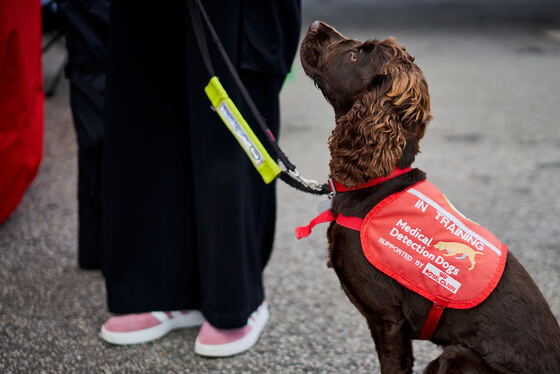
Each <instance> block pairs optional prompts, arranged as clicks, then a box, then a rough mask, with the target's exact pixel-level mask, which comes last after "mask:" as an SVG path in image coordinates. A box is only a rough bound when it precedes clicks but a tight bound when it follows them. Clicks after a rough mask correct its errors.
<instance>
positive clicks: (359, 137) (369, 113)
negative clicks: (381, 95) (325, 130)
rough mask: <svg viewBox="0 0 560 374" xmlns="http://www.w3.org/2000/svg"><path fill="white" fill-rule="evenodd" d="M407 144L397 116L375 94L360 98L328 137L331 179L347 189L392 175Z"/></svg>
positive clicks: (367, 94) (367, 93)
mask: <svg viewBox="0 0 560 374" xmlns="http://www.w3.org/2000/svg"><path fill="white" fill-rule="evenodd" d="M405 144H406V139H405V131H404V130H403V128H402V126H401V123H400V119H399V115H398V113H397V112H396V111H395V110H393V108H392V106H391V105H384V103H383V102H382V101H381V100H378V99H377V95H376V93H375V92H371V91H370V92H366V93H364V94H363V95H362V96H360V97H359V98H358V99H357V100H356V101H355V102H354V105H353V106H352V108H351V109H350V111H348V112H347V113H346V114H345V115H343V116H341V117H339V118H338V119H337V124H336V127H335V129H334V130H333V132H332V135H331V136H330V138H329V148H330V151H331V161H330V164H329V166H330V171H331V176H332V177H333V178H334V179H336V180H337V181H338V182H340V183H342V184H343V185H345V186H347V187H355V186H358V185H360V184H363V183H365V182H367V181H368V180H370V179H372V178H377V177H383V176H387V175H389V174H391V172H392V171H393V170H394V169H395V166H396V164H397V161H398V160H399V159H400V157H401V156H402V153H403V148H404V146H405Z"/></svg>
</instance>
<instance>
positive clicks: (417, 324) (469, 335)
mask: <svg viewBox="0 0 560 374" xmlns="http://www.w3.org/2000/svg"><path fill="white" fill-rule="evenodd" d="M301 62H302V65H303V68H304V70H305V72H306V73H307V75H309V76H310V77H311V78H312V79H313V80H314V82H315V83H316V84H317V85H318V86H319V88H320V89H321V91H322V92H323V94H324V95H325V97H326V99H327V100H328V101H329V103H331V104H332V106H333V108H334V111H335V116H336V127H335V129H334V130H333V133H332V135H331V137H330V138H329V148H330V151H331V161H330V172H331V176H332V177H333V179H335V180H337V181H339V182H341V183H342V184H344V185H345V186H347V187H355V186H358V185H361V184H363V183H365V182H367V181H368V180H371V179H372V178H377V177H383V176H387V175H389V174H390V173H391V172H392V171H393V170H394V169H395V167H399V168H401V169H404V168H406V167H408V166H410V165H411V164H412V162H413V161H414V158H415V155H416V154H417V153H418V151H419V147H418V143H419V140H420V139H421V138H422V136H423V135H424V131H425V129H426V125H427V124H428V122H429V121H430V119H431V116H430V97H429V93H428V85H427V83H426V80H425V78H424V75H423V73H422V71H421V70H420V68H419V67H418V66H417V65H416V64H415V63H414V58H413V57H412V56H410V55H409V54H408V53H407V52H406V50H405V48H404V47H402V46H401V45H399V44H398V43H397V42H396V41H395V40H394V39H387V40H384V41H367V42H365V43H360V42H358V41H356V40H352V39H348V38H346V37H344V36H343V35H341V34H340V33H338V32H337V31H336V30H335V29H334V28H332V27H330V26H328V25H326V24H324V23H322V22H318V21H315V22H313V23H312V24H311V26H310V28H309V31H308V32H307V35H306V36H305V39H304V40H303V43H302V46H301ZM425 177H426V176H425V174H424V172H422V171H421V170H419V169H413V170H412V171H410V172H408V173H406V174H403V175H400V176H398V177H396V178H393V179H390V180H389V181H387V182H384V183H381V184H379V185H376V186H374V187H370V188H365V189H359V190H355V191H349V192H342V193H338V194H337V195H336V196H335V197H334V199H333V205H332V211H333V214H334V215H335V216H336V215H338V214H342V215H345V216H356V217H365V215H366V214H367V213H368V212H369V211H370V210H371V209H372V208H373V207H374V206H375V205H376V204H377V203H379V202H380V201H381V200H383V199H384V198H386V197H387V196H389V195H391V194H393V193H395V192H398V191H402V190H404V189H405V188H407V187H409V186H411V185H413V184H416V183H418V182H419V181H422V180H424V179H425ZM328 239H329V258H330V260H329V265H330V266H332V267H333V268H334V269H335V271H336V273H337V275H338V277H339V279H340V283H341V285H342V288H343V289H344V291H345V292H346V294H347V295H348V297H349V299H350V300H351V302H352V303H353V304H354V305H355V306H356V307H357V308H358V309H359V310H360V312H361V313H362V314H363V315H364V317H365V318H366V320H367V323H368V326H369V328H370V330H371V335H372V337H373V339H374V341H375V346H376V350H377V353H378V356H379V361H380V364H381V372H382V373H387V374H397V373H411V372H412V363H413V356H412V345H411V340H412V339H416V338H418V336H419V334H420V331H421V329H422V327H423V324H424V322H425V320H426V316H427V315H428V312H429V311H430V308H431V305H432V303H431V302H430V301H428V300H427V299H425V298H423V297H422V296H420V295H418V294H416V293H414V292H412V291H409V290H408V289H407V288H405V287H403V286H401V285H400V284H398V283H397V282H396V281H394V280H393V279H391V278H389V277H388V276H386V275H385V274H384V273H382V272H381V271H379V270H377V269H376V268H375V267H373V266H372V265H371V264H370V263H369V262H368V260H367V259H366V257H365V256H364V253H363V252H362V246H361V242H360V235H359V232H358V231H354V230H351V229H348V228H346V227H343V226H341V225H339V224H337V223H332V224H331V226H330V227H329V230H328ZM473 265H474V263H473ZM430 340H431V341H432V342H434V343H436V344H439V345H442V346H443V347H444V350H443V353H442V354H441V355H440V356H439V357H438V358H437V359H436V360H434V361H432V362H431V363H430V364H429V365H428V366H427V368H426V369H425V371H424V372H425V373H476V374H482V373H543V374H544V373H547V374H548V373H560V327H559V325H558V322H557V321H556V319H555V317H554V315H553V314H552V312H551V310H550V307H549V306H548V304H547V302H546V301H545V299H544V297H543V296H542V294H541V292H540V291H539V290H538V288H537V286H536V284H535V283H534V281H533V280H532V279H531V277H530V276H529V274H528V273H527V272H526V271H525V269H524V268H523V267H522V266H521V265H520V264H519V262H518V261H517V260H516V258H515V257H514V256H513V255H512V254H511V253H508V255H507V260H506V265H505V270H504V272H503V275H502V278H501V280H500V282H499V283H498V285H497V286H496V288H495V290H494V291H493V293H492V294H490V296H489V297H488V298H487V299H486V300H485V301H484V302H482V303H481V304H479V305H478V306H476V307H475V308H472V309H461V310H459V309H446V310H445V312H444V313H443V316H442V318H441V320H440V321H439V324H438V326H437V329H436V331H435V333H434V335H433V336H432V338H431V339H430Z"/></svg>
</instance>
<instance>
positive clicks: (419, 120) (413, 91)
mask: <svg viewBox="0 0 560 374" xmlns="http://www.w3.org/2000/svg"><path fill="white" fill-rule="evenodd" d="M300 56H301V62H302V65H303V69H304V70H305V73H306V74H307V75H308V76H309V77H311V79H313V81H314V82H315V83H316V85H317V86H318V87H319V88H320V89H321V91H322V92H323V94H324V95H325V97H326V99H327V100H328V101H329V103H330V104H331V105H332V106H333V108H334V111H335V117H336V127H335V129H334V130H333V133H332V135H331V137H330V139H329V148H330V151H331V162H330V169H331V176H332V177H333V178H334V179H336V180H337V181H339V182H341V183H342V184H344V185H346V186H347V187H355V186H357V185H360V184H363V183H365V182H367V181H368V180H370V179H372V178H376V177H382V176H387V175H389V174H390V173H391V172H392V171H393V170H394V169H395V167H396V166H398V167H400V168H405V167H407V166H409V165H410V164H411V163H412V162H413V161H414V157H415V155H416V154H417V153H418V152H419V146H418V142H419V140H420V139H421V138H422V136H424V131H425V129H426V125H427V124H428V122H429V121H430V119H431V115H430V95H429V92H428V84H427V83H426V79H425V78H424V74H423V73H422V70H420V68H419V67H418V66H417V65H416V64H415V63H414V57H412V56H411V55H409V54H408V52H407V51H406V49H405V48H404V47H403V46H401V45H400V44H398V43H397V42H396V41H395V40H394V39H393V38H389V39H386V40H384V41H376V40H370V41H366V42H364V43H361V42H358V41H356V40H353V39H348V38H346V37H344V36H343V35H342V34H340V33H339V32H338V31H336V30H335V29H334V28H332V27H331V26H329V25H327V24H325V23H323V22H319V21H315V22H313V23H312V24H311V26H310V27H309V31H308V32H307V34H306V36H305V38H304V40H303V42H302V45H301V51H300Z"/></svg>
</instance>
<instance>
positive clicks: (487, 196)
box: [0, 0, 560, 373]
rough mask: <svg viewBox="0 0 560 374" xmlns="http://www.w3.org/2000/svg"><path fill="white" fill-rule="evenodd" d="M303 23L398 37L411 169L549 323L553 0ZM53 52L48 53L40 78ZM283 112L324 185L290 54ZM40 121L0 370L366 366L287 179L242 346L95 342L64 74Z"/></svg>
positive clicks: (7, 239)
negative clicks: (414, 76) (415, 145)
mask: <svg viewBox="0 0 560 374" xmlns="http://www.w3.org/2000/svg"><path fill="white" fill-rule="evenodd" d="M314 19H321V20H324V21H326V22H328V23H330V24H332V25H334V26H335V27H337V28H338V29H339V30H340V31H341V32H343V33H345V34H347V35H349V36H352V37H355V38H358V39H365V38H385V37H386V36H389V35H392V36H395V37H396V38H397V40H398V41H400V42H401V43H402V44H404V45H406V46H407V49H408V50H409V51H410V52H411V53H412V54H413V55H414V56H416V61H417V63H418V64H419V65H420V66H421V67H422V68H423V70H424V73H425V75H426V78H427V80H428V82H429V85H430V91H431V95H432V109H433V115H434V120H433V121H432V123H431V125H430V127H429V129H428V132H427V134H426V137H425V138H424V140H423V142H422V143H421V144H422V151H423V153H422V154H421V155H420V156H419V157H418V159H417V163H416V165H417V166H418V167H420V168H422V169H424V170H426V171H427V172H428V175H429V177H430V179H431V180H432V182H434V183H435V184H436V185H438V186H439V187H440V188H441V189H442V190H443V191H444V192H446V194H447V196H448V197H449V199H450V200H451V201H453V202H454V204H455V205H456V206H457V207H458V208H459V210H461V211H462V212H463V213H465V214H466V215H467V216H468V217H470V218H472V219H474V220H475V221H478V222H479V223H481V224H483V225H484V226H486V227H487V228H489V229H490V230H491V231H493V232H494V233H495V234H496V236H497V237H498V238H500V239H501V240H502V241H503V242H505V243H506V244H507V245H508V246H509V248H510V251H511V252H514V253H515V254H516V256H517V257H518V258H519V260H520V261H521V262H522V263H523V265H525V267H526V268H527V269H528V271H529V273H530V274H531V275H532V276H533V277H534V279H535V281H536V282H537V283H538V285H539V287H540V289H541V290H542V292H543V293H544V295H545V297H546V298H547V300H548V301H549V303H550V306H551V308H552V310H553V312H554V313H555V315H556V317H557V318H558V317H560V244H559V237H560V225H559V216H560V189H559V186H560V130H559V118H560V4H559V3H558V2H553V1H530V2H529V1H499V2H496V1H494V2H485V1H465V0H463V1H389V0H386V1H366V0H351V1H319V0H314V1H311V0H304V26H305V27H307V25H308V24H309V23H310V22H311V21H312V20H314ZM148 47H149V46H148ZM61 50H62V48H59V49H58V51H59V52H60V51H61ZM59 52H57V50H54V51H52V52H50V53H49V55H48V56H46V57H45V77H46V80H47V81H48V80H49V79H51V78H52V75H53V73H54V69H55V66H56V64H57V63H58V62H59V61H60V59H61V58H62V55H61V54H60V53H59ZM282 110H283V112H282V116H283V133H282V138H281V144H282V146H283V148H284V150H285V151H286V153H287V154H288V155H289V156H290V157H291V159H292V161H294V162H295V163H296V164H297V165H298V166H299V169H300V171H301V172H302V173H303V174H304V175H305V176H307V177H313V178H316V179H320V180H324V179H325V178H326V176H327V174H328V169H327V165H328V159H329V156H328V149H327V138H328V136H329V134H330V132H331V130H332V128H333V126H334V121H333V113H332V110H331V108H330V107H329V106H328V105H327V104H326V102H325V101H324V99H323V97H322V95H321V94H320V93H319V92H318V91H317V90H316V89H315V88H314V87H313V84H312V83H311V82H310V81H309V80H308V79H307V78H306V77H305V76H304V74H303V72H302V70H301V67H300V66H299V63H297V64H296V65H295V76H294V79H293V80H291V81H290V82H288V83H287V84H286V86H285V89H284V91H283V93H282ZM45 117H46V123H45V149H44V161H43V164H42V167H41V170H40V173H39V175H38V177H37V179H36V180H35V182H34V183H33V184H32V186H31V187H30V188H29V190H28V191H27V193H26V195H25V197H24V199H23V201H22V203H21V205H20V206H19V208H18V210H17V211H16V212H15V213H14V214H13V215H12V216H11V217H10V219H9V220H8V221H7V222H6V223H4V225H3V226H1V227H0V372H2V373H74V372H76V373H82V372H83V373H121V372H145V373H168V372H177V373H178V372H188V373H375V372H378V369H379V365H378V361H377V358H376V354H375V353H374V346H373V343H372V341H371V339H370V337H369V332H368V330H367V327H366V324H365V321H364V320H363V319H362V317H361V316H360V315H359V313H358V312H357V310H355V309H354V307H353V306H352V305H351V304H350V302H349V301H348V300H347V299H346V296H345V295H344V294H343V292H342V291H341V289H340V286H339V284H338V280H337V278H336V276H335V274H334V272H333V271H332V270H331V269H328V268H327V267H326V246H327V242H326V238H325V231H326V227H318V228H316V229H315V231H314V234H313V235H312V236H311V237H310V238H308V239H306V240H304V241H297V240H296V239H295V237H294V235H293V230H294V227H295V226H297V225H301V224H304V223H307V221H308V220H309V219H310V218H312V217H314V215H315V214H316V212H317V204H318V202H319V201H320V198H316V197H312V196H310V195H305V194H302V193H299V192H296V191H294V190H292V189H290V188H289V187H287V186H285V185H279V187H278V190H279V211H278V231H277V238H276V244H275V252H274V254H273V257H272V259H271V261H270V264H269V266H268V268H267V270H266V272H265V283H266V287H267V295H268V301H269V304H270V308H271V319H270V322H269V325H268V326H267V328H266V329H265V331H264V333H263V335H262V337H261V339H260V342H259V343H258V345H257V346H256V347H255V348H254V349H252V350H251V351H250V352H248V353H246V354H243V355H240V356H237V357H233V358H227V359H205V358H200V357H197V356H196V355H195V354H194V353H193V343H194V339H195V336H196V333H197V330H196V329H186V330H181V331H174V332H172V333H170V334H169V335H168V336H166V337H164V338H163V339H161V340H159V341H157V342H154V343H149V344H144V345H137V346H131V347H116V346H111V345H109V344H106V343H104V342H103V341H102V340H101V339H100V338H99V337H98V336H97V333H98V331H99V328H100V326H101V324H102V323H103V322H104V321H105V320H106V319H107V318H108V317H109V313H108V312H107V309H106V304H105V288H104V283H103V278H102V276H101V275H100V274H99V273H98V272H94V271H83V270H80V269H79V268H78V267H77V265H76V262H77V260H76V242H77V238H76V229H77V225H76V221H77V214H76V170H77V161H76V139H75V135H74V132H73V128H72V120H71V115H70V110H69V105H68V86H67V84H66V82H65V83H64V84H62V85H61V87H60V89H59V92H58V94H57V96H56V97H54V98H53V99H49V100H47V101H46V104H45ZM224 131H225V130H224ZM503 312H504V313H507V311H506V310H504V311H503ZM414 349H415V356H416V364H415V370H416V371H417V372H421V370H422V369H423V368H424V367H425V365H426V364H427V363H428V362H429V361H430V360H432V359H433V358H435V357H436V356H437V355H438V354H439V348H437V347H436V346H434V345H433V344H431V343H429V342H415V344H414Z"/></svg>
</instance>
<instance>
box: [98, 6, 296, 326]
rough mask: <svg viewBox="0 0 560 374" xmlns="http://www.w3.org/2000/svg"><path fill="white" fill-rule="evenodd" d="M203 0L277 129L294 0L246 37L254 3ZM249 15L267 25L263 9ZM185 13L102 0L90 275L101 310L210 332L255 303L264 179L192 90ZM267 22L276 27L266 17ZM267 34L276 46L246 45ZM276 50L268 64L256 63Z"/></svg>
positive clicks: (265, 241) (291, 45) (238, 322)
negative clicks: (99, 221) (198, 320)
mask: <svg viewBox="0 0 560 374" xmlns="http://www.w3.org/2000/svg"><path fill="white" fill-rule="evenodd" d="M181 3H183V4H181ZM204 3H205V6H206V8H207V11H208V13H209V14H210V16H211V18H212V20H213V22H214V24H215V26H216V29H217V32H218V34H219V35H220V37H221V38H222V41H223V43H224V45H225V47H226V50H227V51H228V53H229V55H230V57H231V58H232V60H233V61H234V64H236V65H237V66H238V70H239V71H240V74H241V77H242V79H243V81H244V83H245V84H246V87H247V88H248V90H249V92H250V93H251V95H252V97H253V99H254V100H255V102H256V105H257V107H258V108H259V110H260V112H261V113H262V115H263V116H264V117H265V119H266V121H267V124H268V126H269V127H270V129H271V130H272V131H273V132H275V133H276V134H277V133H278V129H279V103H278V94H279V92H280V88H281V86H282V83H283V80H284V76H285V73H286V67H287V66H289V64H290V63H291V60H292V58H293V55H294V53H295V48H296V45H297V38H298V33H299V2H297V1H293V2H286V3H283V2H270V4H272V5H271V6H272V7H273V8H274V7H281V8H283V9H281V10H279V11H278V13H277V14H276V15H275V16H274V17H275V19H276V21H274V20H272V21H271V22H269V24H270V25H271V27H270V28H269V27H266V28H265V29H261V31H260V33H257V34H258V35H255V34H254V31H253V30H257V31H259V29H258V28H255V24H254V22H263V21H262V20H261V19H260V18H258V19H256V20H255V16H258V15H259V11H263V9H260V8H262V4H265V3H267V2H256V1H254V6H255V7H256V11H255V9H251V8H250V4H251V3H252V2H251V1H245V2H241V1H214V2H212V1H206V2H204ZM278 3H281V5H278ZM270 4H269V5H270ZM288 4H291V5H289V7H288ZM264 10H265V11H269V10H267V9H264ZM262 16H263V17H265V21H266V19H267V17H269V18H270V17H271V16H273V15H270V14H263V15H262ZM187 17H188V15H187V11H186V5H185V4H184V2H179V3H177V2H168V3H165V5H155V3H142V2H133V1H128V2H127V1H122V2H121V1H113V2H112V3H111V17H110V26H109V67H108V75H107V102H106V112H107V127H106V133H105V148H104V162H103V165H104V166H103V167H104V170H103V178H102V182H103V215H104V216H103V232H104V235H103V242H104V245H103V250H104V254H103V273H104V275H105V278H106V284H107V297H108V304H109V310H110V311H111V312H115V313H137V312H144V311H151V310H178V309H191V308H196V309H199V308H200V309H201V310H202V312H203V314H204V316H205V317H206V319H208V320H209V322H210V323H212V324H213V325H214V326H216V327H219V328H235V327H240V326H242V325H244V324H245V323H246V321H247V318H248V316H249V315H250V314H251V312H253V311H254V310H255V309H256V308H257V307H258V306H259V305H260V304H261V303H262V301H263V298H264V291H263V282H262V270H263V268H264V267H265V265H266V263H267V261H268V259H269V257H270V253H271V250H272V242H273V236H274V225H275V210H276V200H275V187H274V184H271V185H265V184H264V182H263V181H262V179H261V178H260V176H259V175H258V173H257V172H256V171H255V170H254V168H253V166H252V164H251V163H250V161H249V160H248V159H247V157H246V156H245V154H244V153H243V151H242V149H241V147H240V146H239V145H238V143H237V142H236V140H235V139H234V138H233V136H232V135H231V134H230V133H229V131H228V130H227V129H226V127H225V126H224V124H223V123H221V121H220V119H219V117H218V116H217V115H216V113H214V112H213V111H211V110H210V103H209V101H208V99H207V98H206V96H205V94H204V86H205V85H206V84H207V83H208V80H209V78H210V77H209V75H208V73H207V72H206V70H205V68H204V66H203V65H202V60H201V58H200V53H199V51H198V47H197V45H196V44H195V38H194V36H193V31H192V29H191V26H190V22H187ZM279 17H280V19H282V17H283V18H284V21H282V22H280V23H278V19H279ZM273 21H274V22H276V24H274V22H273ZM263 25H266V22H264V23H263ZM275 25H276V26H275ZM275 27H276V28H275ZM252 32H253V34H251V33H252ZM267 33H269V34H270V38H269V39H271V40H273V41H276V42H277V41H278V40H280V41H281V43H280V44H278V43H277V45H276V46H274V45H270V44H267V43H262V44H259V43H261V42H262V41H266V39H267V38H266V35H267ZM278 33H282V34H283V35H277V34H278ZM277 39H278V40H277ZM261 46H262V48H261ZM259 48H260V49H259ZM210 49H211V50H212V55H213V61H214V65H215V68H216V70H217V74H218V76H219V78H220V80H221V81H222V83H223V84H224V86H225V87H226V90H227V91H228V93H229V94H230V97H232V99H233V100H234V102H235V103H236V104H237V106H238V108H239V109H240V111H241V112H242V113H243V114H244V116H245V117H246V119H247V120H248V121H249V123H250V124H253V126H252V127H253V129H254V130H255V132H256V133H257V135H259V137H260V138H261V139H264V136H263V135H262V134H260V131H259V130H258V129H257V125H256V122H255V121H254V119H253V118H252V117H251V116H250V114H249V111H248V110H247V107H246V105H245V103H244V102H243V101H242V100H241V98H240V95H239V92H238V90H237V89H236V87H235V85H234V84H233V82H232V80H231V79H230V77H229V74H228V73H227V71H226V70H225V67H224V65H223V64H222V63H220V59H219V57H218V55H217V53H215V48H214V47H213V46H212V45H211V46H210ZM278 49H279V52H280V53H278ZM275 53H276V54H277V56H278V60H279V61H278V65H277V66H278V68H274V66H271V65H270V64H268V65H267V61H266V60H267V59H268V60H270V61H273V60H274V58H275ZM254 56H260V57H258V58H259V59H260V58H261V57H262V58H264V60H263V61H264V62H263V61H256V59H255V58H254ZM255 66H256V67H257V68H258V67H259V66H263V69H254V67H255ZM259 70H260V71H259Z"/></svg>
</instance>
